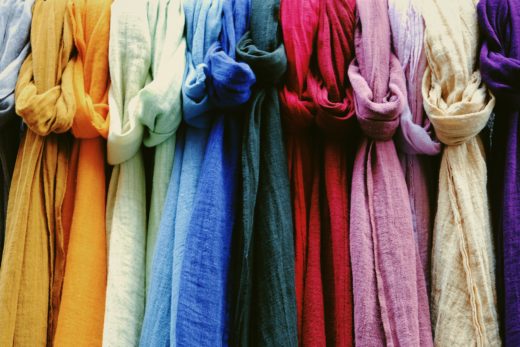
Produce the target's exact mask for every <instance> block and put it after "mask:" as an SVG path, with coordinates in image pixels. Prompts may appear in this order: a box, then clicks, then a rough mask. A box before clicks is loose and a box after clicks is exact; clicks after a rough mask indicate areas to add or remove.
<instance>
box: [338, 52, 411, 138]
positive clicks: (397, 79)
mask: <svg viewBox="0 0 520 347" xmlns="http://www.w3.org/2000/svg"><path fill="white" fill-rule="evenodd" d="M389 68H390V69H389V81H388V91H387V95H386V96H384V97H383V98H382V99H381V100H377V99H376V98H375V95H374V93H373V91H372V89H371V87H370V86H369V84H368V82H367V81H366V80H365V78H364V77H363V75H362V74H361V69H360V66H359V62H358V59H357V58H356V59H354V61H352V63H351V64H350V67H349V70H348V74H349V77H350V83H351V84H352V87H353V88H354V91H355V93H354V100H355V105H356V113H357V118H358V122H359V125H360V127H361V129H362V130H363V133H364V134H365V135H366V136H367V137H368V138H370V139H372V140H379V141H387V140H390V139H392V137H393V136H394V134H395V131H396V129H397V127H398V126H399V115H400V114H401V112H403V110H404V108H405V106H406V104H407V101H406V98H407V95H406V82H405V80H404V74H403V71H402V69H401V65H400V63H399V60H398V59H397V57H396V56H395V55H393V54H391V55H390V65H389Z"/></svg>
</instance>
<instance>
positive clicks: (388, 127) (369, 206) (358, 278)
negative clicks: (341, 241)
mask: <svg viewBox="0 0 520 347" xmlns="http://www.w3.org/2000/svg"><path fill="white" fill-rule="evenodd" d="M357 6H358V14H359V22H358V26H357V30H356V59H355V60H354V61H353V62H352V64H351V65H350V67H349V77H350V81H351V83H352V86H353V88H354V95H355V101H356V113H357V117H358V121H359V124H360V127H361V129H362V131H363V133H364V138H363V139H362V142H361V145H360V147H359V148H358V152H357V155H356V160H355V163H354V173H353V178H352V197H351V199H352V203H351V212H350V213H351V214H350V215H351V221H350V250H351V254H352V279H353V287H354V326H355V334H354V335H355V338H356V346H432V342H433V341H432V334H431V325H430V319H429V318H430V315H429V307H428V295H427V292H426V282H425V279H424V272H423V270H422V266H421V259H420V258H419V254H418V253H417V246H416V242H415V239H414V228H413V216H412V211H411V208H410V203H409V197H408V191H407V187H406V182H405V178H404V175H403V171H402V169H401V166H400V163H399V158H398V156H397V152H396V149H395V145H394V142H393V141H392V137H393V135H394V133H395V131H396V129H397V127H398V125H399V116H400V114H401V113H402V112H403V110H404V109H405V107H406V104H407V94H406V82H405V78H404V73H403V70H402V68H401V65H400V63H399V60H398V58H397V57H396V56H395V55H394V54H393V53H392V51H391V41H390V40H391V32H390V22H389V18H388V12H387V11H388V3H387V1H386V0H369V1H363V2H360V3H358V4H357Z"/></svg>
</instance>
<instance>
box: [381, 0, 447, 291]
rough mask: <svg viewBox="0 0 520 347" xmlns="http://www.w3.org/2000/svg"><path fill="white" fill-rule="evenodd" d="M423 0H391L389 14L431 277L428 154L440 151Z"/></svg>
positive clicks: (419, 230)
mask: <svg viewBox="0 0 520 347" xmlns="http://www.w3.org/2000/svg"><path fill="white" fill-rule="evenodd" d="M421 2H422V0H389V1H388V14H389V19H390V27H391V29H392V43H393V48H394V51H395V53H396V55H397V57H398V58H399V62H400V63H401V66H402V68H403V71H404V73H405V77H406V82H407V91H408V103H407V104H406V105H405V107H404V109H403V112H402V114H401V117H400V121H399V128H398V130H397V134H396V135H397V136H396V145H397V148H398V151H399V156H400V159H401V166H402V168H403V172H404V175H405V179H406V185H407V187H408V195H409V200H410V207H411V209H412V216H413V227H414V233H415V241H416V243H417V249H418V255H419V258H420V263H419V262H418V263H417V264H420V265H422V270H423V272H424V277H425V278H426V281H427V283H428V282H429V278H430V275H429V274H430V270H429V269H430V248H431V247H430V246H431V233H432V229H433V214H432V211H431V203H432V196H433V194H432V193H433V189H432V185H431V184H429V182H432V181H434V180H435V176H434V175H432V174H431V172H432V171H433V170H434V163H432V160H431V159H430V158H429V157H428V156H434V155H437V154H439V152H440V150H441V146H440V143H439V142H437V141H436V140H434V139H432V132H433V129H432V127H431V124H430V121H429V120H428V117H426V114H425V113H424V109H423V99H422V95H421V87H422V78H423V76H424V70H425V69H426V57H425V55H424V48H423V47H424V21H423V18H422V16H421V14H420V12H419V11H420V6H419V5H420V3H421Z"/></svg>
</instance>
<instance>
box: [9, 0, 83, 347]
mask: <svg viewBox="0 0 520 347" xmlns="http://www.w3.org/2000/svg"><path fill="white" fill-rule="evenodd" d="M66 10H67V0H46V1H43V0H37V1H36V2H35V5H34V9H33V18H32V27H31V47H32V53H31V54H29V55H28V57H27V59H26V60H25V62H24V64H23V65H22V67H21V70H20V74H19V76H18V82H17V85H16V90H15V96H16V112H17V113H18V114H19V115H20V116H21V117H22V118H23V120H24V121H25V123H26V124H27V126H28V128H29V129H28V130H27V131H26V132H25V134H24V137H23V139H22V141H21V145H20V149H19V151H18V157H17V160H16V166H15V170H14V175H13V181H12V186H11V190H10V199H9V204H8V210H7V224H6V239H5V246H4V254H3V261H2V268H1V270H0V311H1V312H2V314H1V315H0V326H1V327H2V329H0V345H2V346H14V345H16V346H33V345H37V346H43V345H46V344H47V342H48V336H49V339H50V336H52V329H53V325H52V322H54V320H55V315H56V313H57V308H58V307H59V297H60V292H61V283H62V278H63V269H64V261H65V258H64V249H63V238H64V227H63V223H62V203H63V199H64V195H65V186H66V183H67V173H68V158H69V152H70V142H69V140H68V137H67V135H58V134H60V133H64V132H66V131H67V130H69V129H70V127H71V126H72V122H73V118H74V114H75V111H76V105H75V102H74V94H73V88H72V64H70V58H71V53H72V50H73V39H72V28H71V23H70V18H69V17H68V16H67V15H66ZM48 322H49V323H48ZM48 329H49V332H48Z"/></svg>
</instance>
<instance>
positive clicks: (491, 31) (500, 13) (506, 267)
mask: <svg viewBox="0 0 520 347" xmlns="http://www.w3.org/2000/svg"><path fill="white" fill-rule="evenodd" d="M477 10H478V19H479V23H480V28H481V32H482V36H483V42H482V47H481V50H480V70H481V73H482V80H483V81H484V82H485V83H486V85H487V87H488V88H489V89H490V90H491V92H492V93H493V95H494V96H495V97H496V99H497V101H496V105H495V109H494V113H495V118H494V123H493V132H492V146H491V155H490V157H491V158H490V160H489V165H488V168H489V169H490V173H489V175H490V185H489V186H490V188H491V190H490V193H491V201H492V209H491V210H492V215H493V219H494V220H493V226H494V228H495V230H494V235H495V237H496V240H497V241H498V242H497V246H498V247H497V250H496V255H497V269H498V271H497V275H499V276H497V277H498V280H497V287H498V293H499V295H498V297H499V298H500V302H499V308H500V312H499V313H500V314H501V316H500V318H501V322H502V324H503V328H504V330H503V334H504V335H503V341H504V344H505V345H506V346H515V345H518V344H520V318H519V317H520V299H519V297H518V293H519V292H520V282H518V280H517V275H516V274H517V273H518V271H519V269H520V263H519V261H518V257H517V256H516V254H517V253H518V252H519V242H520V239H519V238H518V233H519V231H520V229H519V224H520V219H519V216H520V208H519V206H518V204H517V201H518V199H519V198H520V191H519V189H518V187H519V184H520V182H519V179H518V177H519V170H518V163H517V158H518V150H519V147H518V131H519V129H520V128H519V126H520V124H519V114H520V5H519V4H518V3H515V2H513V1H507V0H505V1H503V0H482V1H480V2H479V4H478V8H477Z"/></svg>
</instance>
